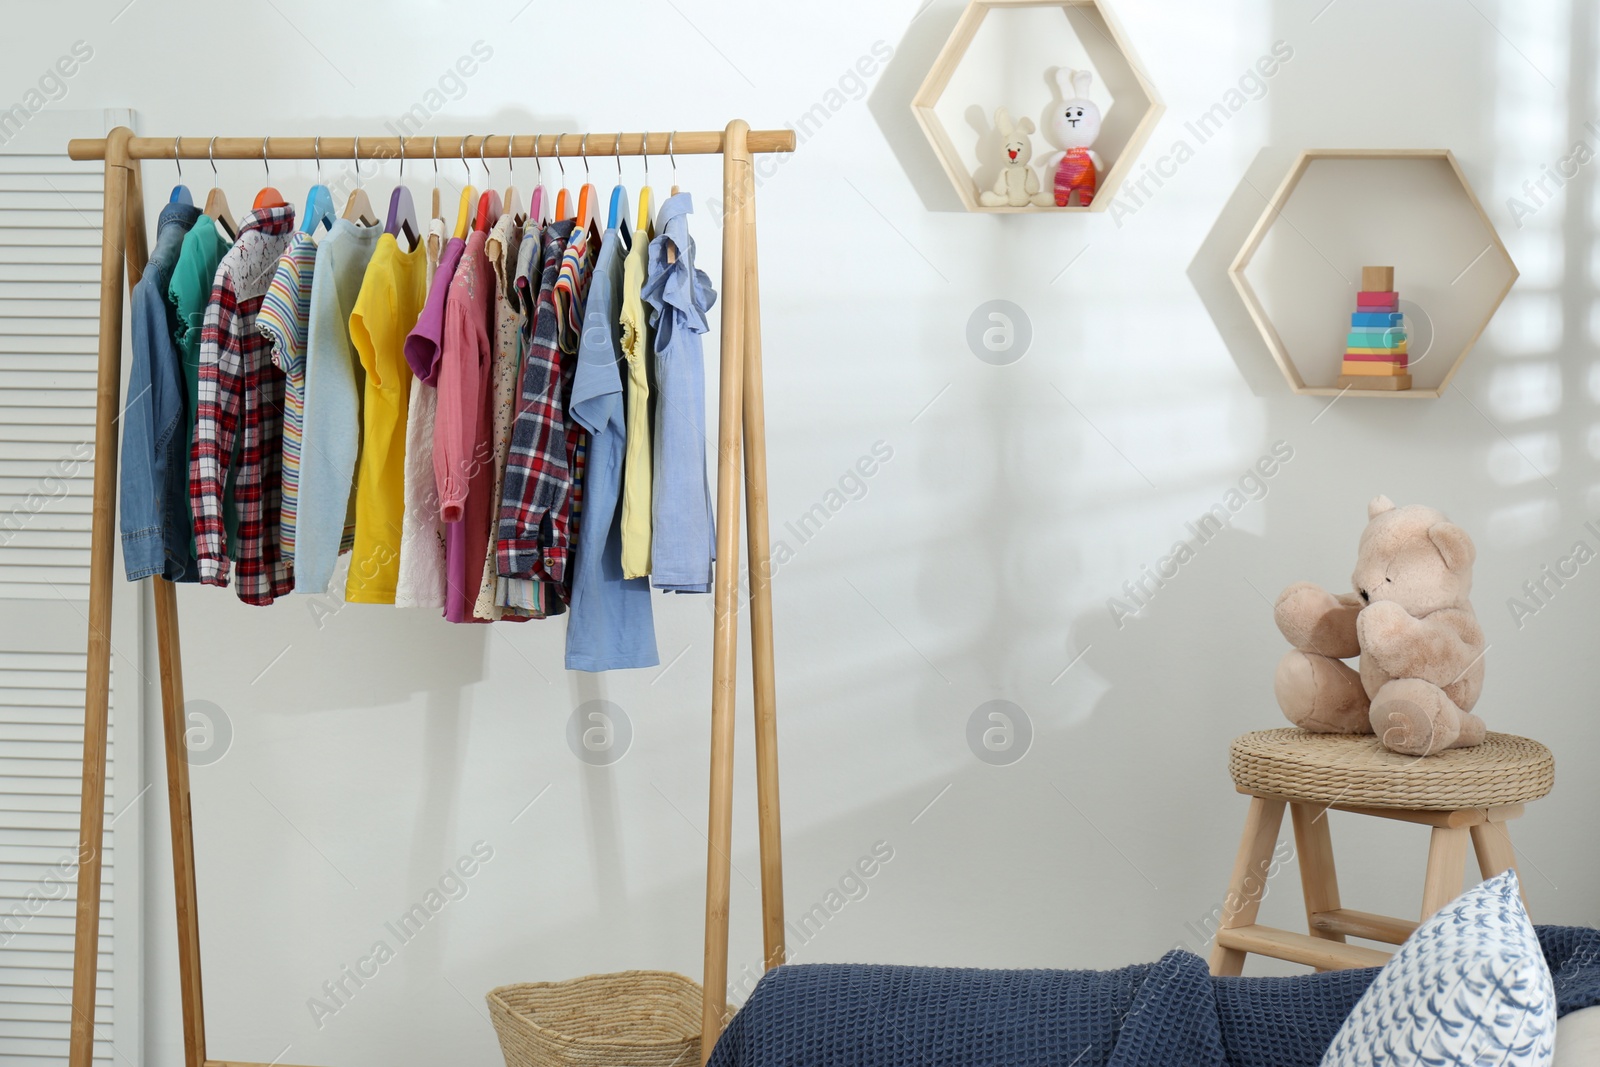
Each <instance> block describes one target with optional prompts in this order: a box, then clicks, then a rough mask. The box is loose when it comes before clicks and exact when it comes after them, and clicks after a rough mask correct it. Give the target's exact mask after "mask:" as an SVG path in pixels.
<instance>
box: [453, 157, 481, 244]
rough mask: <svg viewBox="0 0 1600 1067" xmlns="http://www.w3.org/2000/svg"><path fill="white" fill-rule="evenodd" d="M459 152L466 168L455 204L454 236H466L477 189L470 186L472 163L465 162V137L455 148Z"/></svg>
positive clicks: (462, 163) (470, 222) (476, 196)
mask: <svg viewBox="0 0 1600 1067" xmlns="http://www.w3.org/2000/svg"><path fill="white" fill-rule="evenodd" d="M457 151H458V152H459V153H460V154H461V165H462V166H463V167H465V168H466V169H467V184H466V186H465V187H463V188H462V190H461V203H459V204H457V205H456V228H455V231H454V233H453V236H455V237H463V238H464V237H466V236H467V227H468V226H469V225H471V224H472V205H473V203H474V201H476V200H477V198H478V190H476V189H474V188H473V187H472V165H471V164H469V163H468V162H467V139H466V137H465V136H463V137H462V138H461V145H460V147H459V148H458V149H457Z"/></svg>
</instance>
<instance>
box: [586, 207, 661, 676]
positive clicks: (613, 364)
mask: <svg viewBox="0 0 1600 1067" xmlns="http://www.w3.org/2000/svg"><path fill="white" fill-rule="evenodd" d="M627 251H628V249H627V228H626V224H624V226H623V229H622V231H621V232H620V233H619V232H618V231H617V230H608V231H606V235H605V237H604V239H603V240H602V241H601V242H600V256H599V258H598V259H597V260H596V262H595V267H594V274H593V275H592V276H591V277H590V280H589V297H588V301H587V302H586V303H585V304H584V310H583V336H582V337H581V338H580V340H579V342H578V369H577V371H576V372H575V373H574V375H573V379H572V401H571V403H570V405H569V407H568V411H569V412H570V413H571V415H572V417H573V419H575V420H576V421H577V422H578V423H579V424H580V425H581V426H583V428H584V429H585V430H588V431H589V458H588V465H587V467H586V468H585V470H584V478H583V520H582V521H581V522H580V523H579V524H578V554H577V560H576V568H577V571H576V573H575V574H574V575H573V579H572V612H571V614H570V615H569V616H568V619H567V670H569V671H611V670H620V669H623V668H627V667H654V666H655V665H656V664H658V663H660V662H661V660H660V657H659V656H658V655H657V654H656V627H655V620H654V618H653V617H652V615H651V609H650V583H649V582H648V581H647V580H646V579H644V578H632V579H629V578H624V577H623V576H622V516H621V509H620V508H619V506H618V505H619V503H620V502H621V498H622V460H623V455H624V453H625V451H626V449H627V433H626V430H625V422H624V420H623V409H622V396H623V393H622V369H621V368H622V362H623V356H622V325H621V319H622V266H623V260H624V257H625V256H626V254H627Z"/></svg>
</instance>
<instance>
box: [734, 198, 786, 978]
mask: <svg viewBox="0 0 1600 1067" xmlns="http://www.w3.org/2000/svg"><path fill="white" fill-rule="evenodd" d="M747 185H748V186H749V187H748V189H747V190H746V196H747V198H748V201H749V203H748V214H747V217H746V224H747V226H748V230H747V231H746V233H747V236H746V241H747V242H748V247H747V249H746V250H745V262H746V269H745V301H746V305H747V310H746V314H745V320H744V498H745V507H746V508H747V509H748V511H747V513H746V515H745V536H746V539H747V541H748V548H749V553H750V562H749V568H750V673H751V680H752V682H753V683H754V687H755V705H756V732H755V742H756V810H757V817H758V820H759V825H760V831H761V927H762V941H763V945H764V948H765V962H766V966H767V967H776V966H778V964H780V963H783V962H784V960H785V959H786V958H787V952H786V951H785V949H784V938H783V828H782V823H781V820H780V819H779V817H778V812H779V808H778V696H777V684H776V681H775V679H774V677H773V662H772V548H771V537H770V533H769V522H768V519H767V414H766V404H765V401H764V399H763V396H764V393H763V389H762V385H761V282H760V267H759V263H758V259H757V256H756V205H755V195H756V194H755V179H754V176H753V175H752V177H751V179H750V181H749V182H748V183H747Z"/></svg>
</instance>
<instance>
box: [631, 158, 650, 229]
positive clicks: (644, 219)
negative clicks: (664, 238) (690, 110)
mask: <svg viewBox="0 0 1600 1067" xmlns="http://www.w3.org/2000/svg"><path fill="white" fill-rule="evenodd" d="M639 154H640V155H642V156H643V157H644V184H643V185H642V186H640V187H639V225H637V226H635V227H634V232H635V233H636V234H639V235H640V236H641V237H648V236H649V234H650V134H649V133H648V132H647V133H645V135H644V142H643V143H642V144H641V145H640V149H639Z"/></svg>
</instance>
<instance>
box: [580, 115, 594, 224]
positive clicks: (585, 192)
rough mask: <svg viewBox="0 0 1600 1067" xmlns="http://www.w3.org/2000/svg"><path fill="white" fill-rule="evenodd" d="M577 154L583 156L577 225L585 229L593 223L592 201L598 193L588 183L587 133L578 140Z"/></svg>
mask: <svg viewBox="0 0 1600 1067" xmlns="http://www.w3.org/2000/svg"><path fill="white" fill-rule="evenodd" d="M578 155H580V156H582V157H583V188H582V189H580V190H578V226H579V228H580V229H587V228H588V227H590V226H592V225H594V202H595V199H596V197H597V196H598V195H599V194H598V193H596V192H595V191H594V186H593V185H591V184H590V183H589V135H588V134H584V135H583V140H581V141H579V142H578Z"/></svg>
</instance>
